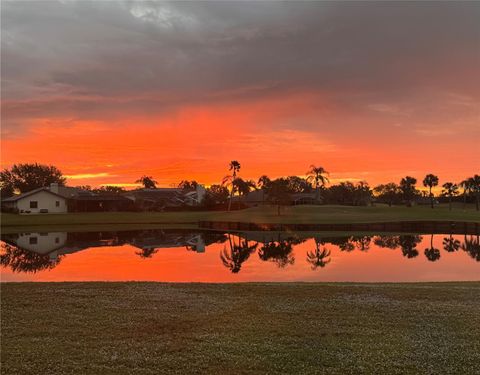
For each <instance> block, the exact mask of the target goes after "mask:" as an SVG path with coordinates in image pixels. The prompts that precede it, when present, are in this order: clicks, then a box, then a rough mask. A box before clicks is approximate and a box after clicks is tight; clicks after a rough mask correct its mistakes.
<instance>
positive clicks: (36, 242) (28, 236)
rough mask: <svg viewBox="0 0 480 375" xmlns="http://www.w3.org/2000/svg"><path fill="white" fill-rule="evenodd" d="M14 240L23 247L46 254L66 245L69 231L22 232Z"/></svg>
mask: <svg viewBox="0 0 480 375" xmlns="http://www.w3.org/2000/svg"><path fill="white" fill-rule="evenodd" d="M13 242H14V243H15V245H17V246H18V247H21V248H22V249H25V250H28V251H33V252H35V253H38V254H42V255H44V254H49V253H51V252H52V251H55V250H58V249H60V248H62V247H64V246H65V243H66V242H67V233H65V232H50V233H22V234H19V235H18V237H17V238H16V239H15V240H14V241H13Z"/></svg>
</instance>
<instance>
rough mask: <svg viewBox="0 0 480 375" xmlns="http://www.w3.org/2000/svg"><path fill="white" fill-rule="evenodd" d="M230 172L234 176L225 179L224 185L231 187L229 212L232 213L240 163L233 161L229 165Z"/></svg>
mask: <svg viewBox="0 0 480 375" xmlns="http://www.w3.org/2000/svg"><path fill="white" fill-rule="evenodd" d="M228 170H229V171H231V172H232V174H231V175H227V176H225V177H224V178H223V181H222V185H225V184H229V185H231V190H230V199H229V201H228V211H230V209H231V208H232V198H233V193H234V192H235V185H234V181H235V180H236V179H237V173H238V172H239V171H240V163H239V162H238V161H236V160H232V161H231V162H230V164H229V165H228Z"/></svg>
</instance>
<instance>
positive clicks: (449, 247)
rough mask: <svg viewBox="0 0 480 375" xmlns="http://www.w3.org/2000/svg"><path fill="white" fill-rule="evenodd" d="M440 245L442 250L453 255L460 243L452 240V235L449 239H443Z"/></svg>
mask: <svg viewBox="0 0 480 375" xmlns="http://www.w3.org/2000/svg"><path fill="white" fill-rule="evenodd" d="M442 243H443V249H444V250H445V251H448V252H449V253H453V252H455V251H457V250H458V249H459V248H460V241H459V240H456V239H454V238H453V236H452V235H450V237H444V238H443V242H442Z"/></svg>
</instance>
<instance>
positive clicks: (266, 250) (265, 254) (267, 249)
mask: <svg viewBox="0 0 480 375" xmlns="http://www.w3.org/2000/svg"><path fill="white" fill-rule="evenodd" d="M292 251H293V243H292V241H289V240H282V241H279V242H269V243H266V244H264V245H263V246H262V248H261V249H260V250H259V251H258V256H259V257H260V259H261V260H264V261H267V260H268V261H273V262H275V263H277V266H278V267H280V268H283V267H285V266H287V265H288V264H293V263H295V257H294V256H293V253H292Z"/></svg>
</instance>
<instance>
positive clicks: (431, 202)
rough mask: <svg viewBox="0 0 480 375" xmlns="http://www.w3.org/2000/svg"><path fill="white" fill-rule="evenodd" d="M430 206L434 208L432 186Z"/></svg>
mask: <svg viewBox="0 0 480 375" xmlns="http://www.w3.org/2000/svg"><path fill="white" fill-rule="evenodd" d="M430 206H431V207H432V208H433V195H432V187H431V186H430Z"/></svg>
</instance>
